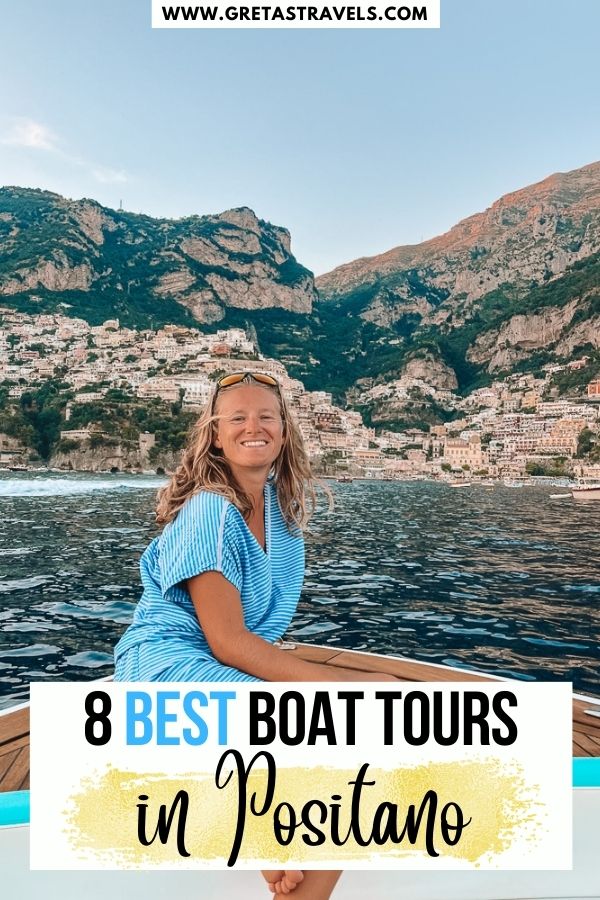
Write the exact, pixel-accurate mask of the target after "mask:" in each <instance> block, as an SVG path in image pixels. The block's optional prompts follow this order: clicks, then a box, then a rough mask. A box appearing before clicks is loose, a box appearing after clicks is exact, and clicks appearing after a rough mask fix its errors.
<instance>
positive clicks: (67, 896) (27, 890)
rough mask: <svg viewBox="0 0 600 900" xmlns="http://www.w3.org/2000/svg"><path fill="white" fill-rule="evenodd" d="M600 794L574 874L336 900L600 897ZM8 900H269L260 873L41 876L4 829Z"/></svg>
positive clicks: (520, 876)
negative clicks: (236, 899)
mask: <svg viewBox="0 0 600 900" xmlns="http://www.w3.org/2000/svg"><path fill="white" fill-rule="evenodd" d="M599 821H600V791H598V790H594V789H586V788H578V789H577V790H575V791H574V792H573V832H574V833H573V870H572V871H557V872H527V871H512V872H473V871H468V872H464V871H463V872H456V871H454V872H452V871H449V872H423V871H421V872H419V871H413V872H409V871H405V872H381V871H376V866H374V867H373V870H372V871H368V872H346V873H345V874H344V875H343V876H342V878H341V880H340V882H339V884H338V887H337V888H336V890H335V891H334V894H333V897H332V900H364V898H365V897H367V898H368V900H388V898H390V897H393V898H395V897H398V898H407V900H408V898H410V900H581V898H583V897H585V898H590V900H592V898H598V897H600V866H598V822H599ZM0 871H1V872H2V891H3V893H2V896H6V897H7V898H11V900H12V898H14V900H17V898H18V900H40V898H50V900H54V898H60V900H81V898H82V897H85V898H86V900H107V898H110V897H114V898H122V897H127V898H128V900H164V898H165V897H176V898H178V900H198V898H202V900H223V898H224V897H243V898H244V900H267V898H268V897H270V896H272V895H270V894H269V893H268V891H267V889H266V887H265V885H264V882H263V881H262V878H261V876H260V875H259V874H258V873H257V872H237V871H233V872H192V871H189V872H185V871H168V872H100V871H95V872H58V871H56V872H36V871H30V869H29V828H28V827H14V828H10V827H9V828H0Z"/></svg>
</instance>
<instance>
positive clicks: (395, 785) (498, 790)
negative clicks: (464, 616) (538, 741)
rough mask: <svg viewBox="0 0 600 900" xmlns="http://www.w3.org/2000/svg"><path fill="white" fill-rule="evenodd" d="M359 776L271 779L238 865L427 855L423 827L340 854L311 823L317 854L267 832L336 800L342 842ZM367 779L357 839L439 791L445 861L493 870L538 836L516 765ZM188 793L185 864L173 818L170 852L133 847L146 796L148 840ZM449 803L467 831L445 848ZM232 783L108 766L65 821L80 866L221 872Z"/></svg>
mask: <svg viewBox="0 0 600 900" xmlns="http://www.w3.org/2000/svg"><path fill="white" fill-rule="evenodd" d="M356 774H357V770H350V769H348V770H346V769H343V770H342V769H332V768H325V767H316V768H313V769H308V768H289V769H283V768H282V769H279V770H278V771H277V782H276V789H275V797H274V800H273V803H272V805H271V808H270V810H269V812H267V813H266V814H265V815H264V816H262V817H255V816H253V815H252V814H251V813H250V812H249V811H248V813H247V818H246V827H245V831H244V840H243V844H242V848H241V852H240V857H239V860H240V861H241V860H252V861H256V860H260V861H261V862H263V864H271V863H274V864H275V863H279V864H283V863H286V862H287V861H289V860H293V861H294V862H297V863H301V862H306V863H307V864H308V863H310V862H318V861H321V860H335V861H336V862H339V863H340V865H343V863H344V861H345V860H346V861H348V860H362V861H364V862H365V863H373V864H374V863H376V862H377V860H381V859H384V858H385V859H390V858H395V859H397V858H399V857H402V856H407V855H410V856H411V857H412V858H413V859H414V855H415V854H417V855H418V856H419V857H424V856H426V855H427V854H426V846H425V823H423V826H422V828H421V829H420V834H419V838H418V840H417V841H416V843H415V844H414V845H413V844H410V843H407V842H402V843H401V844H394V843H391V842H388V843H387V844H385V845H384V846H382V847H378V846H376V845H375V844H371V845H370V846H369V847H366V848H365V847H361V846H359V844H358V843H357V842H356V841H355V840H354V839H353V838H350V840H349V841H348V842H347V843H346V844H345V845H344V846H343V847H336V846H335V845H334V844H333V843H332V841H331V840H330V838H329V835H330V831H329V827H328V823H325V824H323V825H319V824H318V819H317V818H316V817H315V816H313V821H314V822H315V824H316V825H317V826H318V827H320V828H322V830H324V831H325V833H326V835H327V837H328V839H327V841H326V842H325V844H323V845H322V846H320V847H309V846H308V845H307V844H306V843H305V842H304V841H303V840H302V834H305V833H307V830H306V829H305V828H304V827H303V826H300V827H299V828H298V831H297V832H296V835H295V837H294V839H293V841H292V842H291V843H290V844H289V846H287V847H282V846H280V845H279V844H278V842H277V841H276V838H275V835H274V830H273V811H274V809H275V807H276V806H277V804H278V803H280V802H282V801H285V802H286V803H289V804H291V806H292V807H293V808H294V809H295V810H296V813H297V816H298V819H300V815H301V809H302V806H303V805H304V804H305V803H306V802H308V801H309V800H312V799H319V800H321V801H323V802H324V803H326V804H329V803H330V802H331V796H332V794H340V795H341V797H342V799H341V801H340V804H341V807H342V810H341V815H340V831H341V832H342V833H343V834H345V833H346V831H347V830H348V827H349V824H350V818H349V816H350V802H351V797H352V787H351V785H349V783H348V782H350V781H352V780H354V779H355V778H356ZM367 780H369V781H375V782H376V783H375V785H374V786H372V787H364V788H363V791H362V798H361V805H360V824H361V830H362V833H363V834H364V835H366V836H368V835H369V834H370V831H371V826H372V823H373V816H374V814H375V810H376V808H377V806H378V805H379V804H380V803H383V802H387V803H395V804H397V806H398V822H399V830H401V829H402V826H403V825H404V821H405V818H406V812H407V809H408V807H409V805H410V804H415V806H416V807H417V808H418V807H419V805H420V804H421V802H422V800H423V797H424V795H425V793H426V792H427V791H429V790H433V791H436V792H437V794H438V797H439V806H438V816H437V819H436V822H437V824H436V828H435V832H434V842H435V846H436V848H437V850H438V851H439V852H440V857H441V858H444V857H446V858H449V857H450V858H453V859H456V860H462V861H463V862H465V863H468V864H470V865H472V866H475V867H477V866H479V865H481V864H482V862H484V861H486V862H492V863H493V859H494V857H496V856H497V855H498V854H501V853H502V852H504V851H506V850H507V849H509V848H510V847H515V846H519V848H521V850H522V852H523V853H525V852H526V849H527V846H528V844H529V845H530V844H531V843H535V842H536V834H537V833H539V830H540V829H541V828H543V827H544V826H543V820H544V817H545V814H544V808H543V805H542V804H541V803H540V801H539V799H538V790H537V787H536V786H535V785H532V784H527V783H526V782H525V780H524V778H523V775H522V771H521V770H520V768H519V767H518V766H516V765H507V764H505V763H500V762H499V761H498V760H494V759H492V760H486V761H474V762H458V763H457V762H455V763H431V764H429V765H423V766H416V767H413V768H399V769H395V770H391V771H390V770H385V769H375V768H373V769H371V768H369V771H368V776H367ZM265 786H266V770H259V769H256V770H253V771H252V773H251V775H250V777H249V781H248V797H250V796H251V794H252V793H253V792H254V791H256V793H257V796H258V798H259V803H260V801H261V800H262V798H263V797H264V792H265ZM182 789H183V790H186V791H187V792H188V794H189V798H190V809H189V814H188V818H187V823H186V829H185V845H186V848H187V850H188V851H189V853H190V854H191V855H190V857H189V859H187V860H186V859H182V858H181V857H180V856H179V854H178V851H177V845H176V837H175V832H176V820H175V822H174V824H173V827H172V829H171V835H170V838H169V840H168V842H167V844H164V845H163V844H161V843H160V841H159V840H158V839H157V840H156V841H155V842H154V843H153V844H152V845H151V846H150V847H144V846H142V845H141V844H140V843H139V840H138V835H137V815H138V810H137V804H138V803H139V802H140V801H139V799H138V797H139V795H140V794H147V795H148V797H149V800H148V824H149V827H148V831H149V832H153V831H154V827H155V823H156V821H157V816H158V810H159V807H160V806H161V804H165V805H166V806H167V808H168V809H170V807H171V805H172V803H173V800H174V798H175V796H176V794H177V792H178V791H179V790H182ZM449 802H453V803H456V804H458V805H459V806H460V808H461V809H462V810H463V813H464V816H465V819H469V818H471V819H472V821H471V824H470V825H468V827H466V828H465V830H464V832H463V835H462V837H461V839H460V841H459V842H458V843H457V844H456V845H455V846H449V845H446V844H445V843H444V842H443V840H442V837H441V833H440V828H439V810H440V809H441V808H442V807H443V806H444V804H446V803H449ZM237 803H238V799H237V781H236V779H235V778H232V779H231V782H230V783H229V784H228V786H227V787H226V788H224V789H218V788H217V787H216V786H215V779H214V773H193V774H182V775H180V776H177V777H174V776H171V775H165V774H161V773H154V774H138V773H135V772H127V771H121V770H119V769H115V768H109V769H108V770H106V771H105V772H102V773H101V774H99V775H97V776H95V777H93V778H89V779H87V780H85V781H84V782H83V783H82V790H81V791H80V792H79V793H77V794H76V795H74V796H73V797H72V798H71V799H70V803H69V806H68V808H67V809H66V810H65V815H66V822H67V827H66V832H67V835H68V838H69V842H70V844H71V846H72V848H73V850H74V851H75V852H76V853H77V854H78V855H80V856H82V857H85V858H86V859H88V860H89V859H90V857H91V858H94V859H95V860H97V861H98V862H102V863H104V864H107V865H112V866H116V867H122V868H129V867H134V868H138V867H149V866H154V865H158V866H161V865H170V866H171V867H172V866H178V865H180V864H181V865H183V866H186V867H190V868H191V867H193V866H194V861H199V860H211V861H214V862H216V863H218V862H222V863H223V864H225V862H226V860H227V859H228V857H229V854H230V852H231V846H232V842H233V836H234V832H235V825H236V820H237Z"/></svg>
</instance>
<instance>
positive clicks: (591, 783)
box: [573, 756, 600, 788]
mask: <svg viewBox="0 0 600 900" xmlns="http://www.w3.org/2000/svg"><path fill="white" fill-rule="evenodd" d="M573 787H595V788H597V787H600V759H597V758H596V757H587V756H584V757H578V758H577V759H574V760H573Z"/></svg>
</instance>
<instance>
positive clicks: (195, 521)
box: [115, 482, 304, 681]
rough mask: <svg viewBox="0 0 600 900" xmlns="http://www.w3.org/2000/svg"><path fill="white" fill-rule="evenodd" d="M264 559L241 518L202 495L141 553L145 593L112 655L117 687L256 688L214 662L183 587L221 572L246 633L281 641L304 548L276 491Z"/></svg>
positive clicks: (268, 492) (268, 494) (269, 505)
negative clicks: (237, 599) (235, 596)
mask: <svg viewBox="0 0 600 900" xmlns="http://www.w3.org/2000/svg"><path fill="white" fill-rule="evenodd" d="M265 541H266V552H265V551H264V550H263V548H262V547H261V546H260V544H259V543H258V541H257V540H256V538H255V537H254V535H253V534H252V532H251V531H250V529H249V528H248V525H247V524H246V522H245V520H244V518H243V516H242V514H241V513H240V512H239V510H238V509H237V508H236V507H235V506H234V505H233V504H232V503H230V502H229V501H228V500H226V499H225V498H224V497H222V496H220V495H219V494H216V493H213V492H211V491H200V492H199V493H197V494H195V495H194V496H192V497H191V498H190V499H189V500H187V501H186V503H185V504H184V506H183V507H182V508H181V509H180V511H179V513H178V514H177V516H176V517H175V519H174V520H173V521H171V522H169V523H168V525H166V526H165V528H164V530H163V532H162V534H161V535H160V536H159V537H157V538H155V539H154V540H153V541H152V542H151V544H150V545H149V546H148V548H147V549H146V551H145V552H144V554H143V556H142V558H141V561H140V571H141V576H142V584H143V587H144V591H143V594H142V597H141V599H140V601H139V603H138V605H137V607H136V609H135V613H134V617H133V622H132V623H131V625H130V626H129V628H128V629H127V631H126V632H125V634H124V635H123V637H122V638H121V640H120V641H119V643H118V644H117V646H116V647H115V663H116V666H115V680H117V681H259V680H260V679H258V678H254V677H253V676H252V675H248V674H247V673H246V672H241V671H238V670H237V669H234V668H231V667H229V666H225V665H223V664H222V663H220V662H219V661H218V660H217V659H215V657H214V656H213V654H212V652H211V650H210V647H209V645H208V642H207V640H206V638H205V636H204V633H203V631H202V629H201V627H200V623H199V622H198V618H197V616H196V612H195V610H194V606H193V603H192V600H191V597H190V595H189V592H188V591H187V589H186V586H185V581H186V579H188V578H192V577H193V576H194V575H199V574H200V573H201V572H208V571H214V572H221V573H222V574H223V575H224V577H225V578H226V579H227V580H228V581H230V582H231V584H233V585H234V586H235V587H236V588H237V589H238V591H239V592H240V596H241V602H242V608H243V612H244V622H245V626H246V628H247V629H248V630H249V631H251V632H253V633H254V634H257V635H259V636H260V637H262V638H264V639H265V640H267V641H270V642H273V641H275V640H277V639H278V638H280V637H281V636H282V635H283V634H284V633H285V631H286V629H287V628H288V626H289V624H290V622H291V620H292V616H293V615H294V612H295V611H296V606H297V605H298V599H299V597H300V591H301V588H302V580H303V577H304V541H303V538H302V535H301V534H300V532H297V533H295V534H292V533H290V531H289V529H288V527H287V525H286V522H285V520H284V518H283V515H282V513H281V509H280V507H279V502H278V499H277V492H276V489H275V485H274V484H273V483H272V482H267V484H266V485H265Z"/></svg>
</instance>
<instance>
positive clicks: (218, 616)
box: [187, 572, 396, 681]
mask: <svg viewBox="0 0 600 900" xmlns="http://www.w3.org/2000/svg"><path fill="white" fill-rule="evenodd" d="M187 589H188V591H189V594H190V597H191V598H192V602H193V604H194V609H195V610H196V615H197V616H198V621H199V622H200V626H201V628H202V631H203V632H204V636H205V637H206V640H207V641H208V645H209V647H210V649H211V651H212V652H213V654H214V656H215V658H216V659H218V660H219V662H221V663H223V664H224V665H226V666H231V667H232V668H234V669H239V670H240V671H241V672H247V674H248V675H253V676H254V677H255V678H260V679H261V680H262V681H396V679H395V678H394V677H393V676H392V675H386V674H384V673H381V674H379V673H374V672H361V671H360V670H354V669H346V668H343V667H342V666H325V665H322V664H320V663H311V662H307V661H306V660H304V659H300V658H299V657H298V656H292V655H291V654H288V653H286V652H285V650H280V649H279V648H278V647H275V646H274V645H273V644H270V643H269V642H268V641H265V640H264V639H263V638H261V637H258V635H256V634H252V633H251V632H250V631H248V630H247V628H246V626H245V623H244V613H243V609H242V601H241V597H240V594H239V591H238V590H237V589H236V588H235V587H234V586H233V585H232V584H231V582H229V581H227V579H226V578H225V577H224V576H223V575H221V573H220V572H203V573H202V574H201V575H196V576H195V577H194V578H190V579H189V580H188V581H187Z"/></svg>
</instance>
